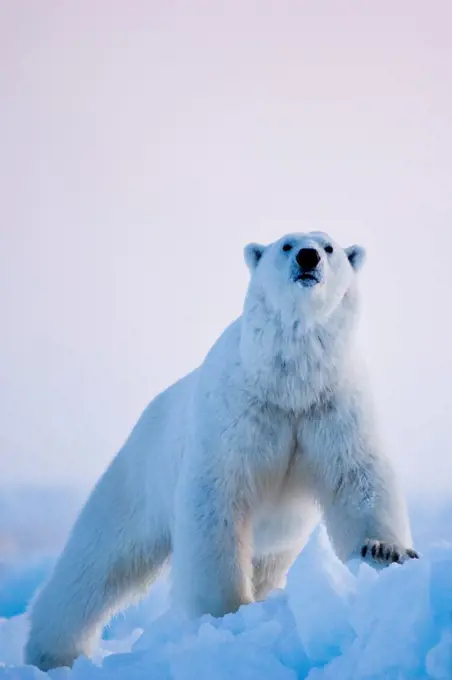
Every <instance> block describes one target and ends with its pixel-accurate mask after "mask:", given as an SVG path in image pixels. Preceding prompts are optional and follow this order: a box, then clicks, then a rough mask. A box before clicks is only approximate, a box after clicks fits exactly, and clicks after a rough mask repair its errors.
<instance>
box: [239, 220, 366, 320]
mask: <svg viewBox="0 0 452 680" xmlns="http://www.w3.org/2000/svg"><path fill="white" fill-rule="evenodd" d="M244 254H245V261H246V263H247V265H248V268H249V270H250V272H251V282H250V288H249V292H248V297H247V300H248V302H249V303H251V305H252V306H255V304H256V303H259V302H260V303H261V304H263V305H264V306H265V308H266V310H267V312H268V313H269V314H272V313H275V314H277V315H278V316H279V317H280V318H281V320H282V321H283V323H284V321H290V320H292V321H293V320H294V316H295V318H296V319H298V320H299V321H304V324H303V325H304V326H306V327H310V326H312V325H316V324H322V323H325V322H326V321H327V319H328V318H329V317H330V316H331V315H332V313H333V312H334V311H335V310H336V309H337V308H338V307H340V306H342V305H341V303H342V301H343V300H344V299H345V298H346V297H348V298H352V300H351V302H354V300H355V297H356V296H355V295H353V294H352V295H347V294H348V293H352V292H354V290H355V279H356V273H357V272H358V270H359V269H360V268H361V266H362V264H363V262H364V258H365V251H364V249H363V248H361V247H360V246H356V245H354V246H350V247H349V248H341V247H340V246H339V245H338V244H337V243H335V241H333V239H332V238H331V237H330V236H328V234H325V233H322V232H310V233H306V234H289V235H287V236H284V237H283V238H281V239H279V240H278V241H276V242H274V243H271V244H270V245H268V246H263V245H259V244H257V243H250V244H249V245H248V246H246V248H245V251H244ZM348 307H350V305H348ZM351 307H353V308H354V307H355V305H354V304H352V305H351Z"/></svg>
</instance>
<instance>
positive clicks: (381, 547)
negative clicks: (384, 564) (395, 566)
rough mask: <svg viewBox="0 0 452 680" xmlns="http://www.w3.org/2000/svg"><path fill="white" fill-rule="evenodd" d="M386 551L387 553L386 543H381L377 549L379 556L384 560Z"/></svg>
mask: <svg viewBox="0 0 452 680" xmlns="http://www.w3.org/2000/svg"><path fill="white" fill-rule="evenodd" d="M384 553H385V546H384V543H380V545H379V547H378V551H377V557H378V558H379V559H380V560H382V559H384Z"/></svg>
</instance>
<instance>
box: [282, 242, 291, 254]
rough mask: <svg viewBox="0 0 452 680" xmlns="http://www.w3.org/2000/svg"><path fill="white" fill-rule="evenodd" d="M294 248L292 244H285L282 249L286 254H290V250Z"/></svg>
mask: <svg viewBox="0 0 452 680" xmlns="http://www.w3.org/2000/svg"><path fill="white" fill-rule="evenodd" d="M292 248H293V245H292V244H291V243H285V244H284V245H283V247H282V249H283V250H284V252H285V253H288V252H289V250H292Z"/></svg>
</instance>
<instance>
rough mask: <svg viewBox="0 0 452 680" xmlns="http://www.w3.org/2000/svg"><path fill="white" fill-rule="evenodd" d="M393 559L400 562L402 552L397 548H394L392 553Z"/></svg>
mask: <svg viewBox="0 0 452 680" xmlns="http://www.w3.org/2000/svg"><path fill="white" fill-rule="evenodd" d="M391 559H392V561H393V562H399V561H400V554H399V553H398V552H397V550H394V552H393V553H392V558H391Z"/></svg>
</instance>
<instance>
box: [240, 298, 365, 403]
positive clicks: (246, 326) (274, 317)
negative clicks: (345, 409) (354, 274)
mask: <svg viewBox="0 0 452 680" xmlns="http://www.w3.org/2000/svg"><path fill="white" fill-rule="evenodd" d="M253 297H254V299H253V300H252V302H251V304H247V303H245V308H244V312H243V317H242V323H241V338H240V355H241V361H242V364H243V369H244V373H245V376H246V381H247V387H248V389H249V390H250V391H252V392H253V394H254V395H255V396H256V397H257V398H259V399H261V400H262V401H263V402H268V403H272V404H274V405H276V406H279V407H280V408H282V409H284V410H289V411H293V412H303V411H307V410H309V409H310V408H312V406H313V405H315V404H318V403H322V402H324V401H325V400H328V398H329V396H330V395H331V394H332V392H333V390H334V388H335V386H336V385H337V384H338V382H340V381H341V380H342V379H343V377H344V371H345V372H346V371H347V367H348V366H350V363H349V362H350V359H351V355H352V351H353V350H352V348H353V345H354V343H353V339H354V329H355V322H356V307H357V305H356V295H355V292H354V291H349V292H348V293H347V294H346V296H345V297H344V299H343V300H342V302H341V304H340V305H339V307H338V308H337V309H336V310H335V311H334V312H333V313H332V314H331V315H330V316H329V317H328V319H327V320H326V321H325V322H324V323H321V324H310V325H307V324H306V323H305V322H304V320H303V319H299V320H295V321H291V322H290V323H288V322H287V319H284V318H282V316H281V314H280V313H279V312H275V311H274V310H272V309H271V308H269V307H268V305H267V304H266V301H265V298H264V297H263V296H262V297H260V298H259V296H257V297H255V296H253Z"/></svg>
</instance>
